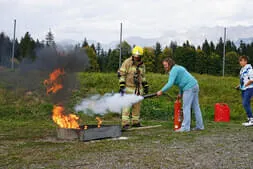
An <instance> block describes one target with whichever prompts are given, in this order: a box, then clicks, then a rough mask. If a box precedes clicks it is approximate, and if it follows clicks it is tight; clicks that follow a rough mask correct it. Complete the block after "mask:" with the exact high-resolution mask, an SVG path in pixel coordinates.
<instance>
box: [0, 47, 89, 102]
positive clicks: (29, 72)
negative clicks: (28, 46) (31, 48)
mask: <svg viewBox="0 0 253 169" xmlns="http://www.w3.org/2000/svg"><path fill="white" fill-rule="evenodd" d="M35 55H36V58H35V59H32V58H31V57H30V58H25V59H23V60H22V62H21V63H20V65H19V68H18V69H16V70H15V71H14V72H10V71H4V72H0V77H1V78H0V82H1V83H2V84H4V85H5V87H6V88H8V89H12V90H13V89H17V88H22V89H25V90H26V91H32V92H36V93H38V94H39V95H45V94H46V88H45V86H44V85H43V82H44V80H46V79H48V78H49V74H50V73H52V72H53V71H54V70H55V69H58V68H60V69H63V70H64V72H65V75H64V76H63V77H62V78H63V80H62V83H63V89H62V90H60V91H59V92H58V93H56V94H53V95H51V96H50V99H51V100H52V102H53V103H61V104H65V103H67V102H68V101H69V100H70V96H71V95H72V92H73V90H75V89H77V88H78V87H79V82H78V80H77V78H76V72H83V71H86V69H87V68H88V67H89V59H88V56H87V54H86V52H85V50H84V49H71V50H70V49H68V50H58V49H55V48H51V47H47V48H41V49H37V50H36V52H35Z"/></svg>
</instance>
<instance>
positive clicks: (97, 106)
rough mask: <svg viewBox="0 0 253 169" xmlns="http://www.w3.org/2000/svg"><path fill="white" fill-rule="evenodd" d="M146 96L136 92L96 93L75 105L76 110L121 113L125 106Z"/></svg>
mask: <svg viewBox="0 0 253 169" xmlns="http://www.w3.org/2000/svg"><path fill="white" fill-rule="evenodd" d="M143 99H144V98H143V97H142V96H137V95H135V94H124V95H123V96H122V95H121V94H120V93H116V94H105V95H104V96H101V95H94V96H92V97H90V98H87V99H83V100H82V102H81V103H80V104H79V105H76V106H75V111H76V112H80V111H82V112H84V113H88V112H92V113H96V114H102V115H103V114H105V113H106V112H108V111H110V112H115V113H120V112H121V109H122V108H123V107H128V106H132V105H133V104H134V103H137V102H139V101H141V100H143Z"/></svg>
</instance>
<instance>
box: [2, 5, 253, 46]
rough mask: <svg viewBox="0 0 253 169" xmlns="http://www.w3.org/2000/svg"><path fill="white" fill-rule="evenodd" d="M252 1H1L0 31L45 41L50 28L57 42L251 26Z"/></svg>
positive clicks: (252, 23)
mask: <svg viewBox="0 0 253 169" xmlns="http://www.w3.org/2000/svg"><path fill="white" fill-rule="evenodd" d="M252 6H253V2H252V1H251V0H223V1H220V0H212V1H210V0H178V1H172V0H156V1H153V0H127V1H123V0H107V1H94V0H93V1H92V0H75V1H70V0H53V1H52V0H43V1H42V0H37V1H34V0H0V15H1V16H4V17H2V19H1V30H0V31H4V32H6V33H7V34H8V35H9V36H10V35H12V32H13V31H12V30H13V19H14V18H16V19H17V36H18V37H21V36H24V34H25V32H26V31H29V32H30V33H31V35H32V37H33V38H35V39H37V38H38V39H44V38H45V35H46V33H47V32H48V30H49V28H51V30H52V31H53V33H55V38H56V40H58V41H59V40H63V39H74V40H77V41H81V40H83V39H84V37H87V38H88V39H92V40H96V41H100V42H102V43H108V42H110V41H113V40H118V39H119V37H118V36H119V27H120V22H123V38H124V37H130V36H141V37H144V38H154V37H159V36H162V35H163V34H164V33H165V32H168V31H177V32H179V31H183V30H188V29H191V28H193V27H202V26H208V27H213V26H217V25H219V26H235V25H238V24H241V25H253V19H252V18H253V13H252V12H251V11H252V9H251V7H252Z"/></svg>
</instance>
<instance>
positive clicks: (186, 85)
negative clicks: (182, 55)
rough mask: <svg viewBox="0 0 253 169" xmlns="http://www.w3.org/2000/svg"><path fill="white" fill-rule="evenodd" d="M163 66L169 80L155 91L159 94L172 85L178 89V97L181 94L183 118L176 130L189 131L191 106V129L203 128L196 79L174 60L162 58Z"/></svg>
mask: <svg viewBox="0 0 253 169" xmlns="http://www.w3.org/2000/svg"><path fill="white" fill-rule="evenodd" d="M163 67H164V69H165V70H166V71H168V72H169V80H168V82H167V84H165V85H164V86H163V88H162V89H161V90H160V91H158V92H157V95H158V96H160V95H162V94H163V93H164V92H166V91H167V90H168V89H169V88H171V87H172V86H173V85H176V86H178V87H179V89H180V94H179V96H178V97H181V96H182V95H183V115H184V120H183V122H182V125H181V128H180V129H178V130H176V131H177V132H187V131H190V126H191V108H193V110H194V112H195V118H196V127H195V128H193V130H204V124H203V119H202V113H201V110H200V107H199V85H198V81H197V80H196V79H195V78H194V77H193V76H192V75H191V74H190V73H189V72H188V71H187V70H186V69H185V68H184V67H183V66H180V65H177V64H175V62H174V60H172V59H171V58H167V59H164V60H163Z"/></svg>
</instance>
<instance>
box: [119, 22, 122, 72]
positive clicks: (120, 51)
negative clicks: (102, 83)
mask: <svg viewBox="0 0 253 169" xmlns="http://www.w3.org/2000/svg"><path fill="white" fill-rule="evenodd" d="M121 45H122V22H121V23H120V41H119V68H120V66H121V55H122V49H121V48H122V46H121Z"/></svg>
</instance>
